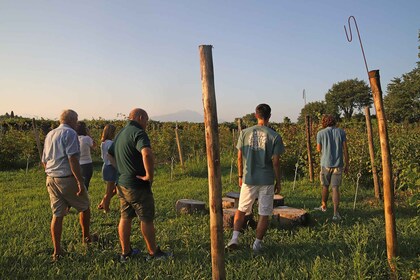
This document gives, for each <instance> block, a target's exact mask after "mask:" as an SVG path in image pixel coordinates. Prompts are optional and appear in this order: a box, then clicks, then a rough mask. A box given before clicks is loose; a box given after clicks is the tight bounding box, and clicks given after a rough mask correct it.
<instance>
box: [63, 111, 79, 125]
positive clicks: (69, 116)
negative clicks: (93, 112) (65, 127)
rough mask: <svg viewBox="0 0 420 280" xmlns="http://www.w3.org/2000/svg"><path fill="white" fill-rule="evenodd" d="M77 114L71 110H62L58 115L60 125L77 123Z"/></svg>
mask: <svg viewBox="0 0 420 280" xmlns="http://www.w3.org/2000/svg"><path fill="white" fill-rule="evenodd" d="M77 117H78V115H77V113H76V112H75V111H73V110H71V109H67V110H64V111H63V112H62V113H61V115H60V123H66V124H67V123H71V122H72V121H73V122H77Z"/></svg>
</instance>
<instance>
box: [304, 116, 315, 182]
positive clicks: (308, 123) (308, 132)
mask: <svg viewBox="0 0 420 280" xmlns="http://www.w3.org/2000/svg"><path fill="white" fill-rule="evenodd" d="M305 125H306V148H307V150H308V168H309V181H311V182H313V181H314V165H313V163H312V148H311V117H310V116H306V117H305Z"/></svg>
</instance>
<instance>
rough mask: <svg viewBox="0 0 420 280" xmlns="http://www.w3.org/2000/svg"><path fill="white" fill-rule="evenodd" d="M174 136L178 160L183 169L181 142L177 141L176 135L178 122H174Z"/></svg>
mask: <svg viewBox="0 0 420 280" xmlns="http://www.w3.org/2000/svg"><path fill="white" fill-rule="evenodd" d="M175 137H176V144H177V146H178V154H179V162H180V163H181V168H182V170H184V160H183V159H182V149H181V142H180V141H179V136H178V123H176V126H175Z"/></svg>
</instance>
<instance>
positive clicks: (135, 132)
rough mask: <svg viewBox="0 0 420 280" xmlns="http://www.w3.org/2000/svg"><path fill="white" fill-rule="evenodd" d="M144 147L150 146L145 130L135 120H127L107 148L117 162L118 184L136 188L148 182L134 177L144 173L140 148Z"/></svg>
mask: <svg viewBox="0 0 420 280" xmlns="http://www.w3.org/2000/svg"><path fill="white" fill-rule="evenodd" d="M145 147H150V140H149V137H148V136H147V133H146V131H144V130H143V128H141V126H140V125H139V124H138V123H137V122H135V121H128V123H127V125H126V126H125V127H124V128H123V129H122V130H121V131H120V132H119V133H118V135H117V137H115V140H114V143H112V145H111V147H110V148H109V150H108V153H109V154H110V155H111V156H113V157H114V158H115V160H116V163H117V171H118V172H117V184H118V185H119V186H123V187H126V188H136V187H140V186H144V185H148V184H149V182H145V181H142V180H140V179H138V178H137V177H136V176H137V175H140V176H145V175H146V170H145V169H144V165H143V157H142V155H141V150H142V149H143V148H145Z"/></svg>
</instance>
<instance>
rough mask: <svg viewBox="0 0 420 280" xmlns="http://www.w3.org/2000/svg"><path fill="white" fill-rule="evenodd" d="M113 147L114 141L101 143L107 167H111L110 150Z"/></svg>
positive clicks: (102, 155) (102, 156)
mask: <svg viewBox="0 0 420 280" xmlns="http://www.w3.org/2000/svg"><path fill="white" fill-rule="evenodd" d="M111 145H112V140H109V139H107V140H105V141H104V142H102V143H101V158H102V159H103V160H104V163H105V165H111V162H110V161H109V159H108V149H109V147H111Z"/></svg>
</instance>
